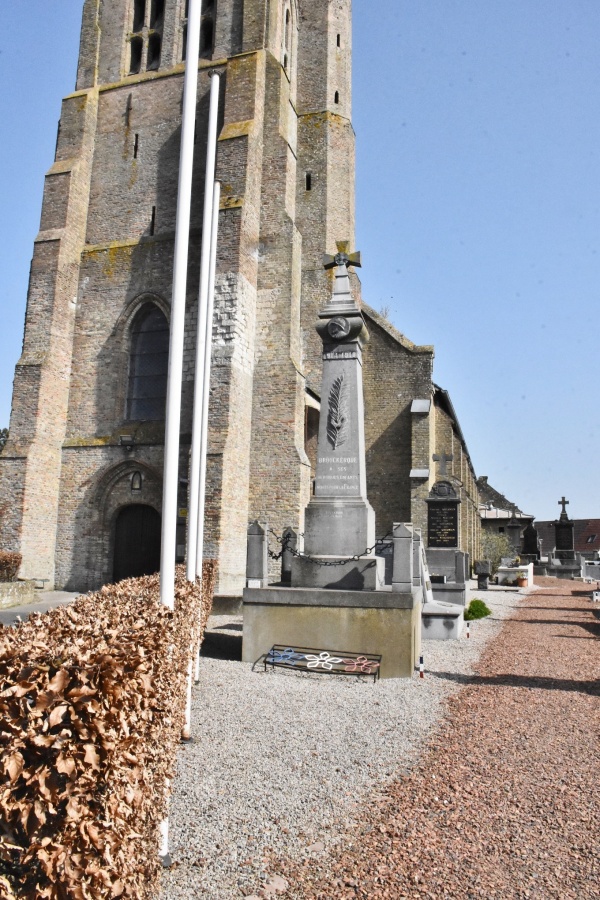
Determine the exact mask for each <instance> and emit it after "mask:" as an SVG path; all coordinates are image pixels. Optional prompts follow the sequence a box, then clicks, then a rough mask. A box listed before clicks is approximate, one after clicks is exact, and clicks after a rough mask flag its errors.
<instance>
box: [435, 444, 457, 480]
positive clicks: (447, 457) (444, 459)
mask: <svg viewBox="0 0 600 900" xmlns="http://www.w3.org/2000/svg"><path fill="white" fill-rule="evenodd" d="M432 459H433V461H434V462H439V463H440V465H439V467H438V475H441V477H442V478H447V477H448V470H447V468H446V464H447V463H449V462H452V460H453V459H454V455H453V454H452V453H446V451H445V450H444V452H443V453H442V454H441V456H439V455H438V454H437V453H434V454H433V457H432Z"/></svg>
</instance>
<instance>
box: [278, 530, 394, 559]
mask: <svg viewBox="0 0 600 900" xmlns="http://www.w3.org/2000/svg"><path fill="white" fill-rule="evenodd" d="M269 532H270V533H271V534H272V535H273V537H274V538H275V540H276V541H277V543H278V544H281V550H280V551H279V553H274V552H273V551H272V550H269V556H270V558H271V559H281V557H282V556H283V554H284V553H285V552H286V551H287V552H288V553H291V555H292V556H297V557H298V558H299V559H307V560H308V561H309V562H311V563H314V565H316V566H345V565H346V564H347V563H348V562H355V561H358V560H359V559H361V557H363V556H369V555H370V554H371V553H372V552H373V550H375V548H376V547H379V546H381V545H382V544H384V543H385V542H386V541H387V539H388V538H390V537H392V536H393V533H394V532H393V531H388V533H387V534H384V536H383V537H382V538H377V540H376V541H375V543H374V544H373V546H372V547H365V549H364V550H363V552H362V553H356V554H355V555H354V556H347V557H345V558H344V559H338V560H335V561H334V562H325V561H324V560H322V559H318V558H317V557H315V556H309V555H308V554H307V553H299V552H298V550H296V548H295V547H292V546H291V541H292V539H293V538H294V537H296V535H295V534H294V533H293V532H288V533H287V534H283V535H282V536H281V537H280V536H279V535H278V534H277V533H276V532H275V531H273V529H272V528H269ZM298 536H299V537H304V535H298Z"/></svg>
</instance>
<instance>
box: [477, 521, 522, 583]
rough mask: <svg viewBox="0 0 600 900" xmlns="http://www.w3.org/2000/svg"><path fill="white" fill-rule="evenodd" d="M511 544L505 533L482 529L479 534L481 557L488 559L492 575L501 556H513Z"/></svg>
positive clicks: (496, 569)
mask: <svg viewBox="0 0 600 900" xmlns="http://www.w3.org/2000/svg"><path fill="white" fill-rule="evenodd" d="M514 555H515V551H514V548H513V545H512V544H511V542H510V541H509V539H508V535H507V534H499V533H498V534H497V533H496V532H493V531H487V532H486V531H484V532H483V534H482V535H481V559H489V560H491V563H492V575H495V574H496V572H497V571H498V566H499V565H500V561H501V559H502V557H503V556H514Z"/></svg>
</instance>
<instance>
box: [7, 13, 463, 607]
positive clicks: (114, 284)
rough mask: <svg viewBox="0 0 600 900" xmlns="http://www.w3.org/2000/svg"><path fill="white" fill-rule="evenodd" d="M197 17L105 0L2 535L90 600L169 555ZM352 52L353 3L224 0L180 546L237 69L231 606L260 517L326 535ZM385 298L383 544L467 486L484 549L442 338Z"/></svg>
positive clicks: (375, 408) (70, 123) (49, 257)
mask: <svg viewBox="0 0 600 900" xmlns="http://www.w3.org/2000/svg"><path fill="white" fill-rule="evenodd" d="M186 16H187V4H186V0H85V2H84V4H83V18H82V30H81V46H80V53H79V64H78V70H77V82H76V85H75V90H74V92H73V93H72V94H69V95H68V96H67V97H66V98H65V99H64V101H63V105H62V113H61V120H60V125H59V132H58V139H57V146H56V157H55V160H54V163H53V164H52V166H51V168H50V169H49V171H48V174H47V176H46V182H45V189H44V197H43V204H42V214H41V223H40V230H39V233H38V235H37V237H36V238H35V242H34V250H33V260H32V266H31V275H30V283H29V292H28V302H27V312H26V321H25V334H24V342H23V352H22V355H21V358H20V359H19V361H18V364H17V367H16V373H15V381H14V393H13V405H12V413H11V420H10V428H9V439H8V441H7V444H6V446H5V448H4V451H3V454H2V457H1V458H0V498H1V499H2V501H3V514H2V520H1V525H0V527H1V534H0V538H1V545H2V546H3V547H5V548H7V549H13V550H18V551H20V552H21V553H22V555H23V564H22V569H21V573H20V574H21V577H32V578H44V579H48V581H49V584H50V585H51V586H56V587H57V588H65V589H69V590H88V589H92V588H96V587H98V586H99V585H101V584H103V583H105V582H108V581H112V580H114V579H118V578H121V577H124V576H127V575H129V574H138V573H139V572H141V571H152V570H154V569H155V568H157V565H158V553H159V547H160V520H161V519H160V517H161V503H162V466H163V443H164V399H165V390H166V371H167V368H166V367H167V358H168V331H169V311H170V295H171V287H172V266H173V247H174V227H175V212H176V200H177V177H178V166H179V146H180V131H181V108H182V91H183V74H184V67H185V61H184V56H185V41H186V25H187V20H186ZM351 61H352V47H351V0H204V2H203V15H202V25H201V48H200V58H199V60H198V106H197V120H196V146H195V162H194V182H193V192H192V222H191V242H190V247H191V251H190V258H189V270H188V293H187V318H186V357H185V364H184V384H183V408H182V440H181V459H180V497H179V501H178V505H179V512H180V519H179V525H178V531H179V534H178V538H177V544H178V548H179V550H178V552H179V555H180V556H181V554H182V552H183V547H184V545H185V523H186V518H185V516H186V508H187V499H186V489H187V469H188V452H189V444H190V432H191V406H192V390H193V378H194V371H193V368H194V362H193V360H194V346H195V322H196V297H197V291H198V277H199V254H200V247H201V241H202V233H201V223H202V207H203V173H204V162H205V154H206V123H207V117H208V89H209V81H210V78H209V72H210V71H211V70H212V69H217V70H218V71H219V72H220V73H221V75H222V78H221V88H222V90H221V102H220V111H219V138H218V150H217V172H216V177H217V178H218V179H219V181H220V182H221V185H222V197H221V208H220V213H219V241H218V259H217V278H216V294H215V314H214V319H213V344H212V377H211V388H210V431H209V447H208V475H207V477H208V494H207V510H206V541H205V555H207V556H216V557H217V558H218V561H219V587H218V592H219V593H220V594H221V595H239V594H240V592H241V588H242V586H243V583H244V572H245V555H246V540H245V534H246V528H247V524H248V521H249V520H252V519H255V518H258V519H260V520H265V519H266V520H268V522H269V525H270V526H271V527H272V528H273V529H275V530H276V531H277V532H281V530H282V529H283V528H284V527H285V526H287V525H292V526H293V527H295V528H299V529H300V530H302V516H303V510H304V507H305V505H306V503H307V501H308V499H309V496H310V491H311V479H312V475H313V466H314V455H315V444H316V431H317V423H318V416H319V405H320V398H319V391H320V372H321V349H322V348H321V343H320V339H319V338H318V336H317V333H316V331H315V322H316V319H317V312H318V310H319V309H320V308H321V307H322V306H323V305H324V303H325V301H326V299H327V297H328V295H329V293H330V290H331V278H332V274H331V272H326V271H325V270H324V269H323V266H322V255H323V253H324V252H326V253H335V252H336V244H337V242H339V241H345V242H348V245H349V248H350V249H351V250H354V249H355V247H354V180H355V179H354V144H355V136H354V131H353V128H352V121H351ZM366 264H368V261H366ZM352 283H353V290H354V291H356V292H357V294H359V293H360V283H359V281H358V278H357V277H356V276H353V279H352ZM366 299H368V298H366ZM362 308H363V314H364V317H365V320H366V323H367V327H368V329H369V332H370V336H371V340H370V343H369V344H368V346H367V347H366V349H365V353H364V385H365V415H366V428H365V431H366V446H367V478H368V493H369V499H370V502H371V504H372V506H373V507H374V509H375V512H376V516H377V533H378V534H380V535H381V534H384V533H385V532H386V531H387V530H388V529H389V528H390V527H391V524H392V522H394V521H412V522H414V523H415V525H417V526H420V527H421V528H423V530H424V532H425V538H426V531H427V498H428V495H429V492H430V491H431V489H432V487H433V486H434V484H435V482H436V481H439V480H446V481H448V482H450V483H451V484H452V485H453V488H454V490H455V491H456V493H457V495H458V497H459V498H460V501H461V503H460V527H459V532H460V534H459V541H460V546H461V547H462V549H465V550H469V551H470V553H471V554H472V555H473V554H476V553H477V549H478V540H479V517H478V514H477V509H478V492H477V486H476V480H475V473H474V470H473V466H472V463H471V460H470V457H469V453H468V450H467V446H466V443H465V440H464V437H463V435H462V432H461V429H460V425H459V423H458V420H457V417H456V414H455V412H454V409H453V406H452V403H451V401H450V398H449V397H448V394H447V393H446V392H445V391H443V390H442V389H440V388H439V387H437V386H436V385H435V384H434V382H433V355H434V354H433V348H432V347H429V346H425V347H420V346H415V345H414V344H412V343H411V342H410V341H409V340H408V339H407V338H405V337H404V336H403V335H402V334H400V333H399V332H398V331H396V330H395V329H394V328H393V327H392V326H391V325H390V324H389V323H388V322H387V321H386V320H385V319H384V318H382V317H381V316H380V315H378V314H377V313H376V312H375V311H374V310H372V309H370V308H369V307H368V306H367V304H366V303H363V307H362ZM434 456H435V457H436V459H434Z"/></svg>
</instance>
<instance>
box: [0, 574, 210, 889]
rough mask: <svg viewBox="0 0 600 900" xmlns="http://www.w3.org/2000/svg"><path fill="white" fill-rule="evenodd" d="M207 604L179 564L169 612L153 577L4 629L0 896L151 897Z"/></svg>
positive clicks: (206, 590)
mask: <svg viewBox="0 0 600 900" xmlns="http://www.w3.org/2000/svg"><path fill="white" fill-rule="evenodd" d="M203 576H204V578H203V591H202V593H203V594H204V596H205V597H206V598H207V602H206V603H203V604H202V607H203V609H202V617H201V618H202V622H201V633H202V634H203V633H204V627H205V624H206V620H207V618H208V615H209V613H210V606H211V604H212V594H213V590H214V580H215V563H214V561H212V560H211V561H206V562H205V563H204V572H203ZM200 599H201V591H200V588H199V586H195V585H192V584H190V583H189V582H187V581H186V580H185V576H184V573H183V570H182V569H180V570H178V572H177V582H176V602H175V611H174V612H171V611H170V610H168V609H166V608H165V607H162V606H161V605H160V601H159V580H158V575H152V576H148V577H145V578H137V579H128V580H126V581H122V582H120V583H119V584H115V585H109V586H106V587H104V588H102V590H100V591H98V592H97V593H95V594H90V595H88V596H86V597H82V598H79V599H78V600H77V601H76V602H75V603H74V604H73V605H72V606H69V607H61V608H59V609H55V610H53V611H51V612H49V613H46V614H45V615H35V616H33V617H32V618H31V619H30V620H29V621H27V622H25V623H23V624H22V625H20V626H19V627H18V628H16V629H11V628H0V720H1V724H0V754H1V759H0V810H1V812H0V829H1V830H0V898H7V900H10V898H22V897H27V898H30V897H31V898H33V897H35V898H36V900H37V898H40V900H42V898H51V900H54V898H61V900H62V898H67V897H68V898H73V900H91V898H93V900H100V898H113V897H135V898H140V900H143V898H150V897H153V896H155V895H156V893H157V885H158V873H159V869H158V864H159V860H158V826H159V822H160V821H161V819H162V818H164V816H165V814H166V810H167V793H166V789H165V785H166V783H167V779H169V778H171V777H172V776H173V769H174V764H175V758H176V752H177V747H178V744H179V736H180V733H181V728H182V726H183V722H184V716H185V682H186V670H187V665H188V658H189V648H190V643H191V642H192V641H194V640H197V637H198V619H199V608H200Z"/></svg>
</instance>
